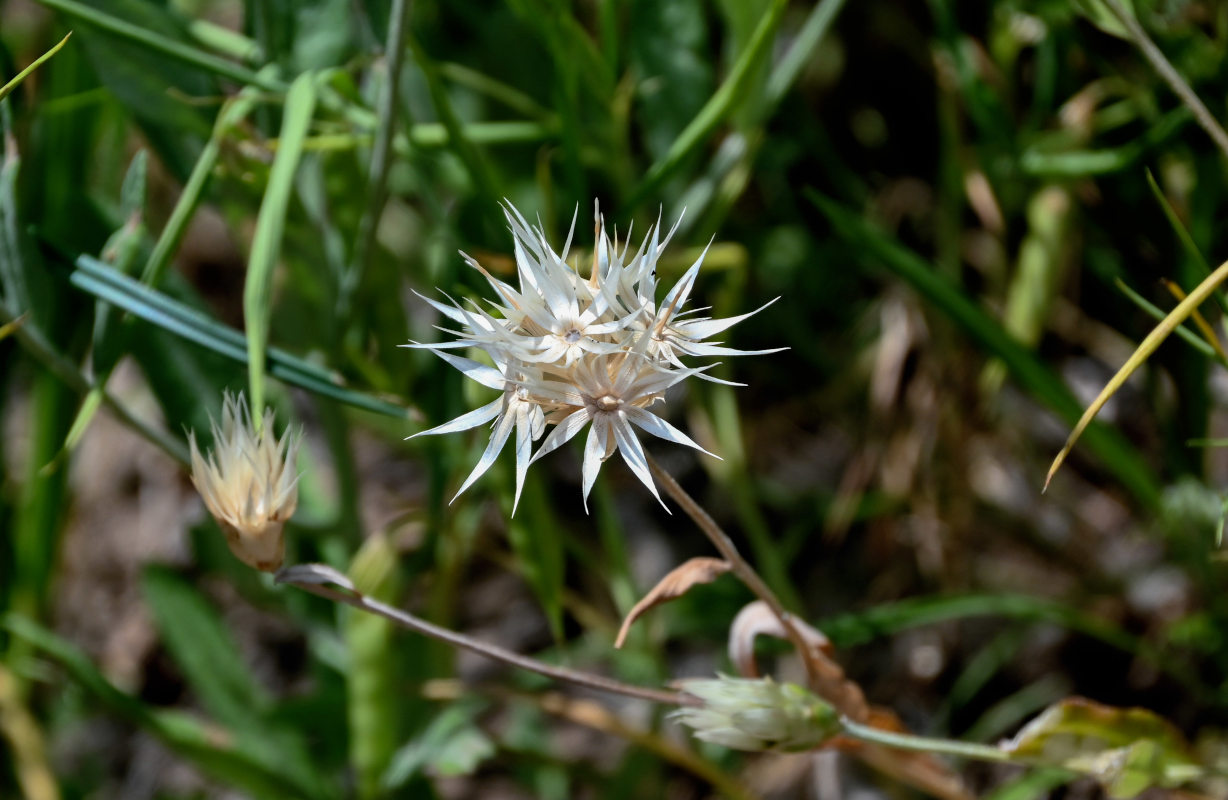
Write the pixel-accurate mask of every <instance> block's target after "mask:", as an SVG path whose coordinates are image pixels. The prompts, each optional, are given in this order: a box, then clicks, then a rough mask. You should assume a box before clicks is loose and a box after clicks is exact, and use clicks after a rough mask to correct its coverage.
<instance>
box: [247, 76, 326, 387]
mask: <svg viewBox="0 0 1228 800" xmlns="http://www.w3.org/2000/svg"><path fill="white" fill-rule="evenodd" d="M315 82H316V76H315V75H314V74H313V73H303V74H302V75H299V76H298V77H297V78H295V79H294V83H293V84H291V86H290V91H289V92H288V93H287V94H286V105H285V110H284V116H283V118H282V123H281V135H280V136H279V138H278V145H277V155H276V156H274V158H273V168H272V169H271V170H270V171H269V183H268V187H267V188H266V189H265V191H264V199H263V200H261V202H260V213H259V215H258V216H257V217H256V232H255V234H253V236H252V248H251V253H250V255H249V256H248V260H247V280H246V282H245V284H244V286H243V322H244V324H245V326H246V328H247V371H248V388H249V390H250V391H251V402H252V408H257V409H260V408H264V372H265V348H266V347H267V346H268V339H269V323H270V319H271V316H272V311H273V270H274V269H275V268H276V266H277V262H278V259H279V258H280V256H281V243H282V238H283V234H284V233H285V228H286V214H287V213H288V211H289V207H290V198H291V195H292V193H293V191H294V173H295V171H296V170H297V169H298V161H299V157H300V156H301V155H302V153H303V139H305V138H306V136H307V128H308V126H309V125H310V124H311V117H312V114H313V113H314V112H315V105H316V89H315Z"/></svg>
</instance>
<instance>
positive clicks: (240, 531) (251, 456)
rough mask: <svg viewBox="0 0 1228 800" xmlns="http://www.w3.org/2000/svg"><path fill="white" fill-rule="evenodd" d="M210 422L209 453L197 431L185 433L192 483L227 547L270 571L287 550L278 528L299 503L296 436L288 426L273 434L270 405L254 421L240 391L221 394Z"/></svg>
mask: <svg viewBox="0 0 1228 800" xmlns="http://www.w3.org/2000/svg"><path fill="white" fill-rule="evenodd" d="M209 422H210V426H211V427H212V429H213V450H211V451H210V452H209V453H208V455H207V456H201V454H200V450H199V449H197V447H196V433H195V431H193V432H192V433H190V434H189V435H188V444H189V446H190V447H191V451H192V483H194V484H195V485H196V490H197V491H198V492H200V496H201V497H202V498H203V499H204V501H205V506H206V507H207V508H208V509H209V513H210V514H212V515H213V517H214V519H216V520H217V521H218V524H219V525H221V526H222V530H223V531H225V532H226V541H227V543H228V544H229V545H230V550H231V552H233V553H234V554H235V556H236V557H238V559H239V560H240V561H242V562H243V563H245V564H247V565H248V566H252V567H255V568H256V569H259V570H264V571H266V572H272V571H274V570H276V569H277V568H279V567H280V566H281V562H282V559H283V558H284V555H285V542H284V539H283V538H282V527H283V526H284V525H285V523H286V520H288V519H289V518H290V517H291V516H292V515H293V514H294V509H295V506H296V505H297V504H298V474H297V473H296V472H295V471H294V466H293V465H294V462H295V459H296V456H297V455H298V446H299V438H300V437H299V436H294V435H291V433H290V431H288V430H287V431H286V432H285V433H283V434H282V436H281V438H280V439H277V438H275V437H274V435H273V411H272V410H271V409H265V411H264V415H263V417H262V418H261V424H260V426H259V427H256V426H254V425H253V424H252V416H251V412H250V410H249V409H248V406H247V401H246V400H245V399H244V397H243V394H242V393H241V392H240V393H239V395H238V396H234V395H231V394H230V393H229V392H227V393H226V394H225V396H224V397H223V400H222V421H221V424H220V425H219V424H218V423H217V422H215V421H214V420H212V419H210V420H209Z"/></svg>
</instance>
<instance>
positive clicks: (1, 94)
mask: <svg viewBox="0 0 1228 800" xmlns="http://www.w3.org/2000/svg"><path fill="white" fill-rule="evenodd" d="M69 36H72V31H69V32H68V34H67V35H66V36H65V37H64V38H63V39H61V40H60V42H59V44H57V45H56V46H55V47H53V48H51V49H50V50H48V51H47V52H45V53H43V54H42V55H41V56H39V57H38V58H36V59H34V61H33V62H32V63H31V64H30V66H28V67H26V68H25V69H23V70H22V71H21V72H18V73H17V76H16V77H14V78H13V79H12V80H11V81H9V82H8V83H6V84H4V85H3V86H0V100H3V99H4V98H6V97H8V96H9V94H11V93H12V91H13V90H14V89H16V88H17V87H18V86H20V85H21V82H22V81H24V80H25V79H26V78H28V77H30V74H31V73H33V72H34V70H36V69H38V68H39V67H41V66H42V65H43V64H45V63H46V62H47V61H48V60H49V59H50V58H51V57H52V56H53V55H55V54H56V53H58V52H60V48H61V47H63V46H64V45H65V44H67V43H68V37H69Z"/></svg>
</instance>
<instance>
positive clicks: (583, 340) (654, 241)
mask: <svg viewBox="0 0 1228 800" xmlns="http://www.w3.org/2000/svg"><path fill="white" fill-rule="evenodd" d="M504 215H505V216H506V217H507V221H508V225H509V227H510V228H511V232H512V238H513V243H514V252H515V258H516V271H517V278H518V283H519V285H518V286H512V285H511V284H509V283H507V282H505V281H502V280H499V279H498V278H496V277H494V276H493V275H491V274H490V273H489V272H487V271H486V270H485V269H484V268H483V267H482V265H481V264H479V263H478V262H477V261H475V260H474V259H472V258H470V257H469V256H468V255H465V254H464V253H462V254H461V255H462V256H463V257H464V259H465V261H466V262H467V263H468V264H469V266H471V267H473V268H474V269H476V270H478V271H479V272H481V273H482V275H483V276H484V277H485V278H486V280H487V281H488V282H489V283H490V286H491V288H492V289H493V290H494V293H495V299H493V300H491V301H489V302H488V303H485V304H483V305H478V304H475V303H467V304H464V305H462V304H459V303H453V305H447V304H445V303H440V302H438V301H436V300H432V299H430V298H423V299H425V300H426V301H427V302H428V303H430V305H431V306H432V307H433V308H435V310H437V311H438V312H439V313H440V314H442V315H443V316H444V318H446V319H447V320H448V321H449V322H450V323H452V324H453V327H441V328H440V330H442V331H445V332H446V333H449V334H451V335H452V336H454V337H455V338H454V339H452V340H450V341H446V342H440V343H438V344H418V343H414V344H409V345H404V346H405V347H421V348H426V349H428V350H431V351H432V352H434V353H435V354H436V355H438V356H439V357H440V358H442V359H444V360H445V361H447V362H448V363H449V364H451V365H452V366H454V367H456V368H457V369H458V370H460V371H461V372H463V373H465V375H466V376H467V377H469V378H471V379H473V380H475V381H477V382H478V383H481V384H482V385H484V386H488V387H490V388H492V389H497V390H499V391H501V392H502V393H503V394H502V396H500V397H499V398H498V399H496V400H494V401H492V402H490V403H488V404H487V405H485V406H482V407H481V408H478V409H476V410H474V411H470V412H469V413H467V414H463V415H461V416H460V417H458V418H456V419H455V420H452V421H451V422H448V423H445V424H443V425H440V426H438V427H435V428H431V429H430V430H427V431H422V433H421V434H416V435H424V434H439V433H452V432H454V431H460V430H466V429H469V428H475V427H477V426H479V425H482V424H484V423H492V431H491V435H490V443H489V444H488V445H487V447H486V450H485V452H484V453H483V454H482V457H481V458H480V459H479V460H478V463H477V465H476V466H475V467H474V469H473V471H472V472H471V473H470V474H469V477H468V478H466V480H465V482H464V484H463V485H462V486H461V488H460V490H459V491H458V492H457V495H459V494H460V493H461V492H463V491H465V489H467V488H469V487H470V486H471V485H472V484H473V482H474V481H476V480H477V479H478V478H479V477H481V476H482V474H484V473H485V472H486V470H488V469H489V468H490V466H491V464H493V463H494V460H495V458H496V457H497V456H498V455H499V453H500V451H502V449H503V447H504V446H505V445H506V444H507V442H508V441H509V440H512V439H513V438H514V440H515V447H516V501H515V502H516V503H519V500H520V491H521V489H522V487H523V486H524V477H525V473H526V471H527V470H528V468H529V465H530V464H531V463H533V462H534V461H536V460H537V459H539V458H541V457H542V456H544V455H546V454H547V453H549V452H551V451H553V450H555V449H557V448H558V447H560V446H561V445H563V444H564V443H565V442H567V441H568V440H570V439H572V438H575V437H576V436H577V435H578V434H579V433H580V431H582V430H584V429H585V428H586V427H587V428H588V434H587V438H586V439H585V445H584V459H583V463H582V469H581V476H580V478H581V485H582V487H583V493H584V499H585V504H586V507H587V502H588V494H589V491H590V490H591V489H592V486H593V483H594V481H595V480H596V478H597V473H598V472H599V471H600V469H601V464H602V462H604V461H605V460H606V459H607V458H609V457H610V456H612V455H614V453H615V452H618V453H619V454H620V455H621V456H622V457H623V460H624V461H625V462H626V463H627V466H628V467H630V468H631V471H632V472H633V473H634V474H635V476H636V477H637V478H639V479H640V480H641V481H642V482H643V483H644V485H645V486H647V487H648V489H649V490H650V491H651V492H652V493H653V495H654V496H656V497H657V499H658V500H660V496H659V495H657V490H656V487H655V486H654V485H653V481H652V475H651V472H650V470H649V466H648V461H647V458H646V456H645V454H644V449H643V446H642V445H641V444H640V441H639V438H638V436H637V430H639V431H645V432H647V433H650V434H652V435H653V436H656V437H659V438H661V439H666V440H668V441H671V442H675V443H677V444H683V445H687V446H688V447H693V448H695V449H697V450H700V451H701V452H705V453H707V451H706V450H704V449H703V448H702V447H700V446H699V445H698V444H696V443H695V442H694V441H692V440H691V438H690V437H688V436H687V435H686V434H685V433H683V432H682V431H680V430H678V429H677V428H675V427H674V426H673V425H671V424H669V423H668V422H666V421H665V420H664V419H662V418H661V417H659V416H657V415H656V414H654V413H652V412H651V411H649V410H648V408H649V407H650V406H652V405H653V404H655V403H657V402H658V401H663V400H664V399H665V390H666V389H668V388H669V387H671V386H673V385H674V384H676V383H678V382H680V381H682V380H684V379H686V378H688V377H690V376H692V375H694V376H698V377H700V378H703V379H706V380H714V381H718V382H723V381H719V379H716V378H711V377H709V376H707V375H705V374H704V370H706V369H707V368H708V367H709V366H712V365H711V364H709V365H707V366H702V367H693V366H689V365H688V364H687V363H686V361H685V360H684V359H688V358H692V357H705V356H726V355H754V354H759V353H773V352H777V351H776V350H756V351H743V350H734V349H733V348H729V347H724V346H722V345H721V343H719V342H709V341H706V340H707V339H708V337H710V336H714V335H716V334H719V333H722V332H723V331H725V330H727V329H728V328H730V327H732V326H733V325H735V324H737V323H738V322H741V321H742V320H743V319H746V318H747V317H749V316H751V315H752V314H754V313H757V312H751V313H750V314H743V315H741V316H737V317H730V318H728V319H710V318H708V317H702V316H695V315H696V314H697V313H698V312H699V311H701V310H689V311H688V310H687V309H686V304H687V300H688V299H689V298H690V294H691V290H692V289H693V288H694V285H695V279H696V276H697V275H698V273H699V267H700V265H701V264H702V263H703V258H704V255H705V254H706V253H707V250H706V249H705V250H704V253H703V254H701V255H700V256H699V258H698V259H696V260H695V263H694V264H692V265H691V267H690V269H688V270H687V272H686V274H684V275H683V276H682V278H681V279H680V280H679V281H678V283H677V284H676V285H675V286H674V287H673V288H672V289H670V291H669V292H667V293H666V295H665V296H664V297H663V298H661V300H660V302H659V303H658V301H657V284H656V278H657V270H656V268H657V260H658V259H659V258H660V256H661V253H662V252H663V251H664V249H665V246H666V244H667V243H668V242H669V240H670V238H671V237H672V236H673V234H674V231H675V230H676V229H677V223H675V225H674V228H672V229H671V230H670V231H669V232H668V233H666V234H665V237H664V239H662V238H661V222H660V220H659V219H658V220H657V223H656V225H654V226H650V227H649V229H648V233H647V235H645V237H644V240H643V242H642V244H640V246H639V249H638V250H636V251H635V252H634V253H631V252H630V246H629V244H628V243H626V242H624V243H623V245H622V249H621V250H620V249H619V245H618V242H617V237H615V240H614V241H611V239H610V237H609V236H608V235H607V233H606V230H605V222H604V220H603V219H602V217H601V214H600V213H599V212H596V213H595V214H594V217H595V223H596V244H595V246H594V248H593V259H592V264H591V266H590V267H589V268H588V270H587V272H588V275H587V277H585V276H582V275H581V274H580V271H579V268H578V266H572V265H570V264H568V262H567V256H568V251H569V249H570V247H571V240H572V234H573V233H574V232H575V218H574V217H573V219H572V227H571V231H570V232H569V233H568V235H567V242H566V243H565V244H564V246H563V250H562V252H561V253H556V252H555V251H554V249H553V248H552V247H551V246H550V244H549V242H547V241H546V235H545V233H544V232H543V230H542V228H541V227H540V225H539V226H537V227H533V226H531V225H529V223H528V222H526V221H525V219H524V217H523V216H522V215H521V214H520V212H519V211H517V210H516V209H515V208H514V207H513V206H511V204H507V205H505V207H504ZM450 299H451V298H449V300H450ZM765 307H766V306H765ZM760 310H762V309H760ZM470 348H476V349H479V350H482V351H484V352H485V353H486V354H487V355H489V356H490V359H491V362H492V363H493V364H494V366H487V365H484V364H480V363H478V362H477V361H473V360H472V359H468V358H462V357H460V356H458V355H454V354H453V353H452V352H450V351H452V350H457V349H470ZM551 425H552V426H554V428H553V430H552V431H551V432H550V434H549V435H546V428H547V426H551ZM543 436H545V437H546V438H545V440H544V441H543V442H542V443H541V445H540V446H539V447H538V449H537V452H536V453H533V445H534V443H535V442H537V441H538V440H539V439H541V438H542V437H543ZM709 455H711V453H709ZM453 499H455V498H453ZM514 512H515V504H513V513H514Z"/></svg>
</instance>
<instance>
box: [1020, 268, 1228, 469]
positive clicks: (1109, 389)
mask: <svg viewBox="0 0 1228 800" xmlns="http://www.w3.org/2000/svg"><path fill="white" fill-rule="evenodd" d="M1225 278H1228V261H1226V262H1224V263H1223V264H1220V265H1219V267H1217V268H1216V270H1215V271H1214V272H1212V273H1211V274H1210V275H1209V276H1207V277H1206V279H1204V280H1203V282H1202V283H1200V284H1198V286H1197V287H1196V288H1195V289H1194V291H1192V292H1190V294H1189V296H1187V297H1186V298H1185V299H1184V300H1182V301H1181V302H1180V303H1178V304H1177V307H1176V308H1174V309H1173V310H1172V311H1170V312H1169V314H1168V316H1167V317H1165V318H1164V319H1162V320H1160V324H1159V325H1157V326H1155V328H1154V329H1152V331H1151V333H1149V334H1147V338H1145V339H1143V341H1142V343H1141V344H1140V345H1139V346H1138V348H1137V349H1136V350H1135V351H1134V353H1133V354H1131V356H1130V358H1129V359H1128V360H1127V361H1126V363H1125V364H1124V365H1122V368H1121V369H1119V370H1117V374H1116V375H1114V376H1113V377H1112V378H1111V379H1110V380H1109V382H1108V383H1107V384H1105V387H1104V388H1103V389H1101V390H1100V394H1099V395H1097V396H1096V399H1095V400H1093V401H1092V404H1091V405H1089V406H1088V407H1087V410H1086V411H1084V412H1083V416H1082V417H1080V418H1079V422H1078V424H1076V425H1075V427H1074V430H1073V431H1071V432H1070V436H1069V438H1067V439H1066V444H1065V445H1064V446H1063V447H1062V450H1061V452H1060V453H1058V454H1057V457H1056V458H1054V459H1053V464H1052V465H1050V467H1049V474H1047V475H1046V476H1045V486H1044V489H1042V490H1041V491H1044V490H1045V489H1048V488H1049V482H1050V481H1052V480H1053V475H1054V473H1056V472H1057V471H1058V468H1059V467H1061V466H1062V462H1064V461H1065V460H1066V456H1067V455H1068V454H1069V453H1070V450H1071V448H1072V447H1074V444H1075V442H1077V441H1078V440H1079V437H1080V436H1081V435H1083V431H1084V429H1086V428H1087V426H1088V424H1089V423H1090V422H1091V421H1092V418H1094V417H1095V416H1096V414H1097V413H1098V412H1099V411H1100V409H1101V408H1103V407H1104V404H1105V403H1107V402H1108V400H1109V398H1110V397H1112V396H1113V395H1114V393H1116V392H1117V390H1118V389H1120V388H1121V386H1122V384H1123V383H1125V382H1126V379H1128V378H1129V377H1130V376H1131V375H1133V374H1134V371H1135V370H1136V369H1138V368H1139V366H1140V365H1141V364H1142V363H1143V362H1144V361H1146V360H1147V358H1148V357H1149V356H1150V355H1151V354H1152V353H1154V352H1155V350H1156V348H1157V347H1159V346H1160V343H1161V342H1163V341H1164V340H1165V339H1167V338H1168V335H1169V334H1170V333H1172V332H1173V331H1174V330H1176V328H1177V326H1178V325H1180V324H1181V323H1182V322H1184V321H1185V320H1186V318H1187V317H1189V316H1190V314H1192V313H1193V312H1194V310H1195V309H1196V308H1198V306H1200V305H1202V303H1203V301H1204V300H1206V299H1207V298H1208V297H1210V296H1211V293H1212V292H1214V291H1215V288H1216V287H1217V286H1219V285H1220V284H1221V283H1223V282H1224V279H1225Z"/></svg>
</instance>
